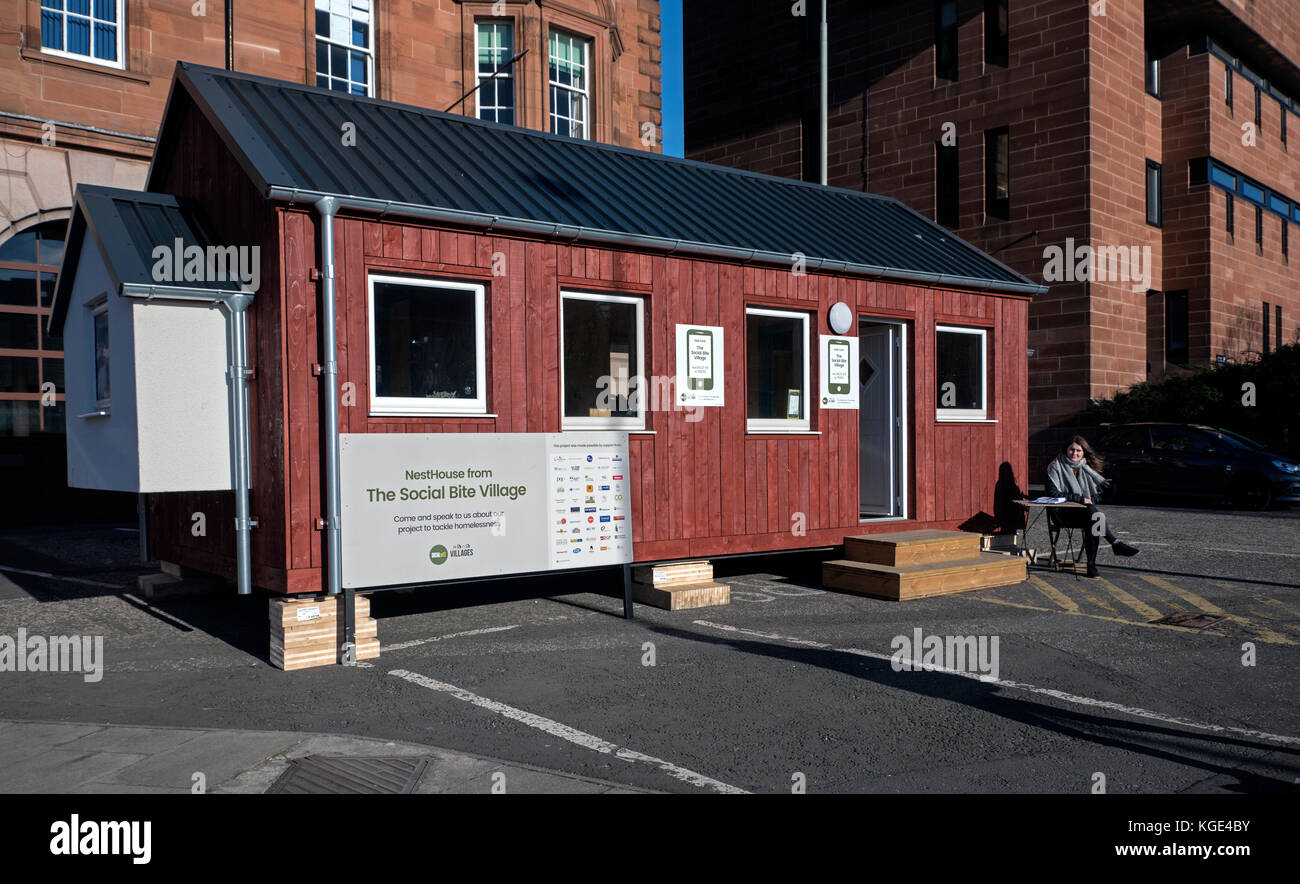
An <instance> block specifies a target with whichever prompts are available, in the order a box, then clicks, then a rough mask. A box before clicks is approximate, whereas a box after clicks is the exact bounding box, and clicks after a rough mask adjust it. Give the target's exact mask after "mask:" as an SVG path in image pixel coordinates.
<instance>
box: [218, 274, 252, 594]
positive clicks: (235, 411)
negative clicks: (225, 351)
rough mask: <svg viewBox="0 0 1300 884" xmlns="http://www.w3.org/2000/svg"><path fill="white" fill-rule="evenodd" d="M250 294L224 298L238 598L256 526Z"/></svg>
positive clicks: (247, 589) (248, 573)
mask: <svg viewBox="0 0 1300 884" xmlns="http://www.w3.org/2000/svg"><path fill="white" fill-rule="evenodd" d="M252 301H253V297H252V295H249V294H242V295H234V296H232V297H229V298H226V299H225V300H224V301H223V302H222V303H223V304H224V305H225V307H226V311H227V313H226V316H227V323H228V325H229V328H230V352H231V360H230V410H231V416H230V417H231V427H232V429H233V431H234V432H233V436H234V460H235V463H234V472H235V476H234V478H235V573H236V577H235V585H236V588H237V592H238V593H239V595H251V594H252V592H253V556H252V544H251V534H252V529H253V526H254V525H256V524H257V522H256V521H254V520H253V519H252V518H250V517H249V514H248V495H249V485H250V484H251V483H250V481H249V474H250V467H249V427H248V375H249V371H248V312H247V311H248V305H249V304H251V303H252Z"/></svg>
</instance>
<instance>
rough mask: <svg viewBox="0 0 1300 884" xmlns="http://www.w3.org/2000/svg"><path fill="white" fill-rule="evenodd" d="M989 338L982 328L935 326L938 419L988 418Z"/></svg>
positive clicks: (979, 419)
mask: <svg viewBox="0 0 1300 884" xmlns="http://www.w3.org/2000/svg"><path fill="white" fill-rule="evenodd" d="M987 339H988V332H987V331H986V330H985V329H982V328H957V327H955V326H947V325H940V326H935V379H936V380H937V381H938V385H939V386H938V398H937V399H936V400H935V401H936V402H938V408H937V413H936V415H935V417H936V418H937V419H938V420H941V421H943V420H949V421H971V420H978V421H982V420H985V419H986V418H987V414H988V409H987V405H986V400H985V395H986V391H987V379H986V375H987V369H988V357H987Z"/></svg>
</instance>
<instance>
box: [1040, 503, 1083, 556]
mask: <svg viewBox="0 0 1300 884" xmlns="http://www.w3.org/2000/svg"><path fill="white" fill-rule="evenodd" d="M1045 509H1046V510H1047V540H1048V543H1049V545H1050V546H1051V555H1050V556H1049V557H1048V559H1047V564H1048V567H1050V568H1051V569H1052V570H1054V571H1060V570H1061V569H1063V568H1064V567H1066V566H1067V565H1068V566H1069V567H1070V570H1071V571H1073V570H1075V567H1076V566H1077V565H1078V564H1079V557H1080V556H1081V555H1082V554H1083V552H1084V549H1083V535H1082V534H1080V535H1079V548H1078V550H1077V551H1076V550H1075V548H1074V532H1075V530H1076V529H1074V528H1071V527H1069V526H1067V525H1062V524H1061V523H1060V522H1058V521H1057V519H1056V510H1055V509H1054V508H1053V507H1045ZM1079 530H1081V529H1079ZM1062 531H1064V532H1065V544H1066V546H1065V551H1066V555H1064V556H1058V555H1057V553H1056V546H1057V544H1058V543H1059V542H1060V539H1061V532H1062Z"/></svg>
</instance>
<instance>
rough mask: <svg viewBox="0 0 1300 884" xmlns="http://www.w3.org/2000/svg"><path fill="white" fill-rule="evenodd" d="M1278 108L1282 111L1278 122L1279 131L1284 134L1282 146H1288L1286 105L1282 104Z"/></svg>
mask: <svg viewBox="0 0 1300 884" xmlns="http://www.w3.org/2000/svg"><path fill="white" fill-rule="evenodd" d="M1278 108H1279V109H1280V110H1281V111H1282V115H1281V118H1280V120H1279V122H1278V132H1279V133H1280V134H1281V136H1282V146H1283V147H1286V105H1284V104H1280V105H1278Z"/></svg>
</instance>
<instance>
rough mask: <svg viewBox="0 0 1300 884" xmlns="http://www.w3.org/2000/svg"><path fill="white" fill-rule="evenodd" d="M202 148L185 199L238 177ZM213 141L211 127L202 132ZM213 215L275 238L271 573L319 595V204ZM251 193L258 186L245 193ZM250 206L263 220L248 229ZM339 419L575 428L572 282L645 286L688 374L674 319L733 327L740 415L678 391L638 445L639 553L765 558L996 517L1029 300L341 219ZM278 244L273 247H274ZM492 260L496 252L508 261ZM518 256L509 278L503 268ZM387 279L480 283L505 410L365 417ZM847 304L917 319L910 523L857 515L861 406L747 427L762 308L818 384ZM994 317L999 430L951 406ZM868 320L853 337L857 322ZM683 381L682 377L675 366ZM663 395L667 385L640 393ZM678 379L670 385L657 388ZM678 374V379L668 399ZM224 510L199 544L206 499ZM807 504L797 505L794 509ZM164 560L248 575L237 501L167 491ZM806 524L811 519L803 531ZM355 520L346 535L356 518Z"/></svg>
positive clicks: (669, 361)
mask: <svg viewBox="0 0 1300 884" xmlns="http://www.w3.org/2000/svg"><path fill="white" fill-rule="evenodd" d="M189 125H191V126H192V127H193V128H194V129H195V131H194V133H193V138H194V141H193V142H192V143H193V144H194V148H193V150H190V151H187V152H186V154H185V160H184V161H181V160H178V161H177V162H176V163H175V164H174V167H173V170H172V177H173V179H175V182H174V184H173V186H172V188H171V189H172V192H175V193H177V194H178V195H189V196H195V197H198V196H202V195H203V194H204V193H206V192H208V189H209V188H210V187H211V184H210V183H209V182H210V180H231V179H233V178H235V177H237V176H238V175H239V173H238V171H237V170H236V169H234V168H233V165H232V164H231V163H230V161H229V158H228V157H227V156H226V154H224V153H223V152H222V151H221V149H220V148H219V147H218V146H217V145H218V140H217V139H214V138H210V137H209V138H208V141H209V142H210V143H211V145H212V146H209V147H205V146H203V145H204V142H203V141H202V138H203V137H204V136H205V133H203V132H201V131H200V125H199V123H198V122H197V121H194V122H192V123H190V124H189ZM207 134H208V135H210V133H207ZM237 191H238V192H237V193H236V198H235V200H234V201H233V202H232V203H231V205H229V206H225V205H222V204H219V203H217V202H216V201H209V204H210V205H211V206H212V207H213V208H214V210H218V214H219V216H220V217H219V218H218V219H216V223H215V224H214V228H215V230H216V231H217V234H218V235H219V236H225V237H228V238H230V241H231V242H239V241H241V240H246V239H247V237H248V236H249V235H255V236H256V237H257V239H258V241H259V242H260V243H261V245H262V254H263V259H264V267H263V273H262V279H263V280H264V282H263V288H262V291H261V292H259V293H258V298H257V302H256V304H255V307H254V309H253V312H252V314H251V315H250V324H251V326H252V328H251V329H250V331H252V333H253V338H252V340H253V342H254V354H255V355H254V359H255V362H256V365H255V368H256V370H257V377H256V379H255V381H254V384H253V388H254V409H255V413H256V418H255V424H254V425H255V426H256V427H257V432H256V433H255V434H254V438H255V441H254V463H255V470H254V501H255V503H254V514H255V515H256V516H257V517H258V519H259V521H260V525H259V527H258V528H257V529H256V530H255V531H254V535H253V537H254V552H255V575H256V580H257V582H258V583H259V585H262V586H265V587H267V588H270V589H273V590H277V591H281V592H308V591H318V590H319V588H320V585H321V584H320V581H321V577H322V573H321V571H322V564H323V562H324V560H325V548H324V534H323V532H321V531H319V530H317V529H316V527H315V525H316V519H317V518H318V517H320V516H323V515H324V504H323V500H324V479H323V476H322V472H321V461H322V457H321V448H322V445H323V439H324V433H323V428H322V427H321V426H320V420H321V411H322V409H321V401H320V396H321V383H320V380H319V378H318V377H317V376H316V375H315V374H314V373H313V366H314V365H315V364H317V363H319V362H322V361H324V359H325V354H324V353H322V352H321V344H320V338H321V335H320V333H319V329H318V323H317V315H318V310H319V305H320V297H321V286H320V283H319V281H318V280H316V279H314V278H313V275H314V274H313V269H314V268H315V267H316V265H317V262H318V261H319V256H318V250H319V239H318V237H319V219H318V217H317V216H316V214H315V213H314V212H310V211H306V210H305V209H304V208H303V207H287V208H283V209H280V210H276V209H274V208H273V207H271V206H270V205H269V204H267V203H265V202H263V201H261V200H260V199H259V198H258V196H257V194H256V193H255V192H254V191H253V190H252V188H251V186H250V187H246V188H244V189H243V190H239V189H237ZM245 191H246V192H245ZM249 219H252V221H251V223H250V221H249ZM335 242H336V246H337V251H336V256H335V274H336V276H335V280H336V295H337V310H338V314H337V315H338V327H337V329H336V331H337V337H338V354H337V361H338V366H339V383H340V387H341V391H342V393H343V394H344V397H345V398H344V399H343V401H342V402H341V403H340V404H341V407H340V411H339V415H340V418H339V423H340V429H341V430H343V431H344V432H350V433H458V432H469V433H474V432H486V433H490V432H557V431H559V429H560V426H561V407H562V399H561V397H562V391H561V389H560V360H561V358H562V357H561V351H560V326H561V291H564V290H569V289H587V290H592V291H609V292H618V293H623V294H629V295H633V296H637V297H641V298H643V299H644V304H645V311H644V328H645V354H646V359H645V365H644V366H643V372H644V373H645V374H648V375H650V376H652V377H668V378H671V377H673V376H674V375H675V368H676V365H675V363H676V326H677V325H678V324H679V323H695V324H701V325H710V326H720V327H722V328H723V329H724V346H725V357H726V358H725V378H724V384H725V391H726V402H727V404H726V406H725V407H724V408H701V409H698V410H697V411H696V412H695V413H694V414H692V413H691V412H688V411H685V410H679V409H675V407H674V406H675V405H676V404H677V403H676V401H675V397H674V396H672V395H666V396H662V397H661V401H660V403H659V404H660V409H659V410H657V411H654V412H653V413H649V414H648V415H647V424H646V430H647V431H646V432H644V433H633V434H631V436H630V440H629V454H630V460H631V462H630V465H629V469H630V471H631V488H632V507H633V531H634V533H633V538H634V542H635V547H634V553H635V556H636V558H637V560H638V561H651V560H657V559H667V558H679V557H686V556H692V557H694V556H709V555H721V554H727V553H744V552H758V551H765V550H774V549H783V548H799V547H807V546H817V545H828V544H834V543H838V542H839V541H840V540H842V538H843V536H844V535H845V534H847V533H859V532H863V531H877V530H902V529H906V528H911V527H919V526H944V527H953V526H955V525H957V524H960V523H961V522H963V521H965V520H967V519H969V518H971V517H972V516H974V515H976V514H977V513H979V512H981V511H983V512H992V511H993V487H994V484H995V483H996V481H997V478H998V468H999V465H1000V464H1002V463H1003V462H1006V463H1009V464H1010V465H1011V467H1012V470H1013V472H1014V474H1015V478H1016V480H1017V481H1018V482H1019V483H1020V485H1021V487H1024V486H1025V485H1026V484H1027V481H1028V478H1029V477H1026V476H1025V475H1024V469H1025V463H1026V434H1027V432H1028V428H1027V412H1026V407H1027V406H1026V401H1025V390H1026V384H1027V381H1028V377H1027V362H1026V359H1025V346H1026V321H1027V302H1026V301H1025V300H1024V299H1022V298H1017V297H1007V296H996V295H986V294H982V293H978V292H964V291H952V290H944V289H935V288H927V287H925V286H919V285H908V284H898V283H891V282H881V281H876V280H867V279H862V278H853V277H837V276H833V275H826V274H808V275H795V274H792V273H790V272H788V271H787V270H785V269H782V268H768V267H757V266H744V265H741V264H737V263H726V262H715V261H709V260H704V259H694V258H685V257H680V256H665V255H662V254H653V253H644V252H637V251H631V250H623V249H613V248H589V247H586V246H578V245H571V244H566V243H553V242H546V241H541V240H526V239H522V238H516V237H508V236H499V235H483V234H479V233H474V232H468V231H464V230H455V229H442V228H435V227H431V226H427V225H423V224H418V223H403V222H401V221H397V220H391V219H384V220H378V219H374V218H361V217H350V216H343V217H340V218H339V219H337V221H336V228H335ZM268 255H269V256H270V257H268ZM494 256H499V260H498V261H497V262H494ZM494 269H495V270H496V271H498V272H499V271H501V270H502V269H503V270H504V273H503V274H502V275H494ZM372 272H383V273H395V274H408V275H425V276H433V277H442V278H450V279H458V280H469V281H474V282H477V283H480V284H482V285H484V286H485V288H486V292H487V303H486V319H487V342H488V353H487V366H488V374H489V377H488V381H487V389H488V411H489V414H490V415H492V416H489V417H478V418H474V417H455V418H452V417H391V416H378V415H371V414H370V413H369V403H370V393H371V391H370V389H369V371H370V366H369V359H370V353H369V324H370V321H369V316H368V305H367V300H368V293H367V282H366V280H367V275H368V274H369V273H372ZM837 301H844V302H846V303H848V304H849V305H850V306H851V307H852V308H853V310H854V313H855V316H857V317H858V318H859V319H860V320H866V321H870V320H871V318H872V317H879V318H889V319H895V320H899V321H902V322H903V323H904V324H905V326H906V329H907V361H906V398H907V408H906V412H905V416H906V420H907V440H906V443H907V449H908V474H907V476H906V477H905V478H906V481H907V497H908V516H909V519H908V520H906V521H903V522H897V521H895V522H888V523H875V524H871V523H868V524H865V525H864V524H861V523H860V522H859V518H858V500H859V495H858V415H857V412H855V411H848V410H821V409H817V408H816V407H815V406H816V397H815V395H813V396H810V397H809V403H810V404H812V405H813V406H814V408H813V414H812V429H813V430H814V431H815V432H812V433H808V434H792V435H780V434H750V433H747V432H746V429H745V427H746V408H747V401H746V395H745V379H746V366H745V361H746V352H745V329H746V323H745V308H746V306H774V307H779V308H785V309H791V310H798V311H804V312H807V313H808V314H809V316H810V319H811V321H810V323H809V332H810V335H809V340H808V341H807V346H808V349H809V357H810V359H809V361H810V382H811V384H812V386H813V388H814V390H815V388H816V385H817V376H818V360H819V350H820V348H819V346H818V345H819V339H818V335H820V334H829V333H830V329H829V327H828V326H827V320H826V315H827V311H828V310H829V308H830V306H831V305H832V304H834V303H836V302H837ZM936 322H938V323H946V322H950V323H954V324H970V325H976V326H980V327H984V328H988V329H989V330H990V331H989V342H990V344H989V345H990V359H989V366H990V372H989V379H988V380H989V404H990V412H989V417H990V418H991V422H988V423H939V422H937V421H936V420H935V405H936V401H935V394H936V390H935V369H934V355H935V354H934V326H935V324H936ZM857 330H858V329H857V327H856V324H855V327H854V329H853V330H852V331H851V332H850V334H856V333H857ZM674 384H675V381H674ZM641 389H642V394H643V395H644V396H646V397H647V399H648V404H653V402H654V398H655V397H654V395H653V393H654V391H655V390H656V386H655V384H654V383H646V384H644V385H643V386H642V388H641ZM658 389H659V390H660V391H662V390H663V389H664V388H663V387H662V386H660V387H659V388H658ZM672 389H673V388H669V390H668V392H670V393H671V392H672ZM199 511H203V512H206V513H207V516H208V522H207V527H208V533H207V536H206V537H194V536H192V534H191V531H190V514H191V513H193V512H199ZM797 514H802V515H801V516H797ZM150 519H151V522H150V524H151V531H152V532H153V539H154V544H155V549H156V551H157V554H158V555H159V556H160V557H161V558H163V559H167V560H170V561H177V562H179V563H181V564H187V565H190V566H191V567H196V568H202V569H204V570H212V571H217V572H220V573H224V574H228V575H229V574H233V538H232V536H231V535H232V531H231V522H232V519H233V507H232V496H231V495H229V494H224V495H218V494H186V495H154V496H153V498H152V499H151V501H150ZM796 519H798V521H799V522H801V523H802V527H803V532H802V533H797V532H794V531H792V528H793V527H795V525H796V521H795V520H796ZM345 530H346V529H345Z"/></svg>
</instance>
